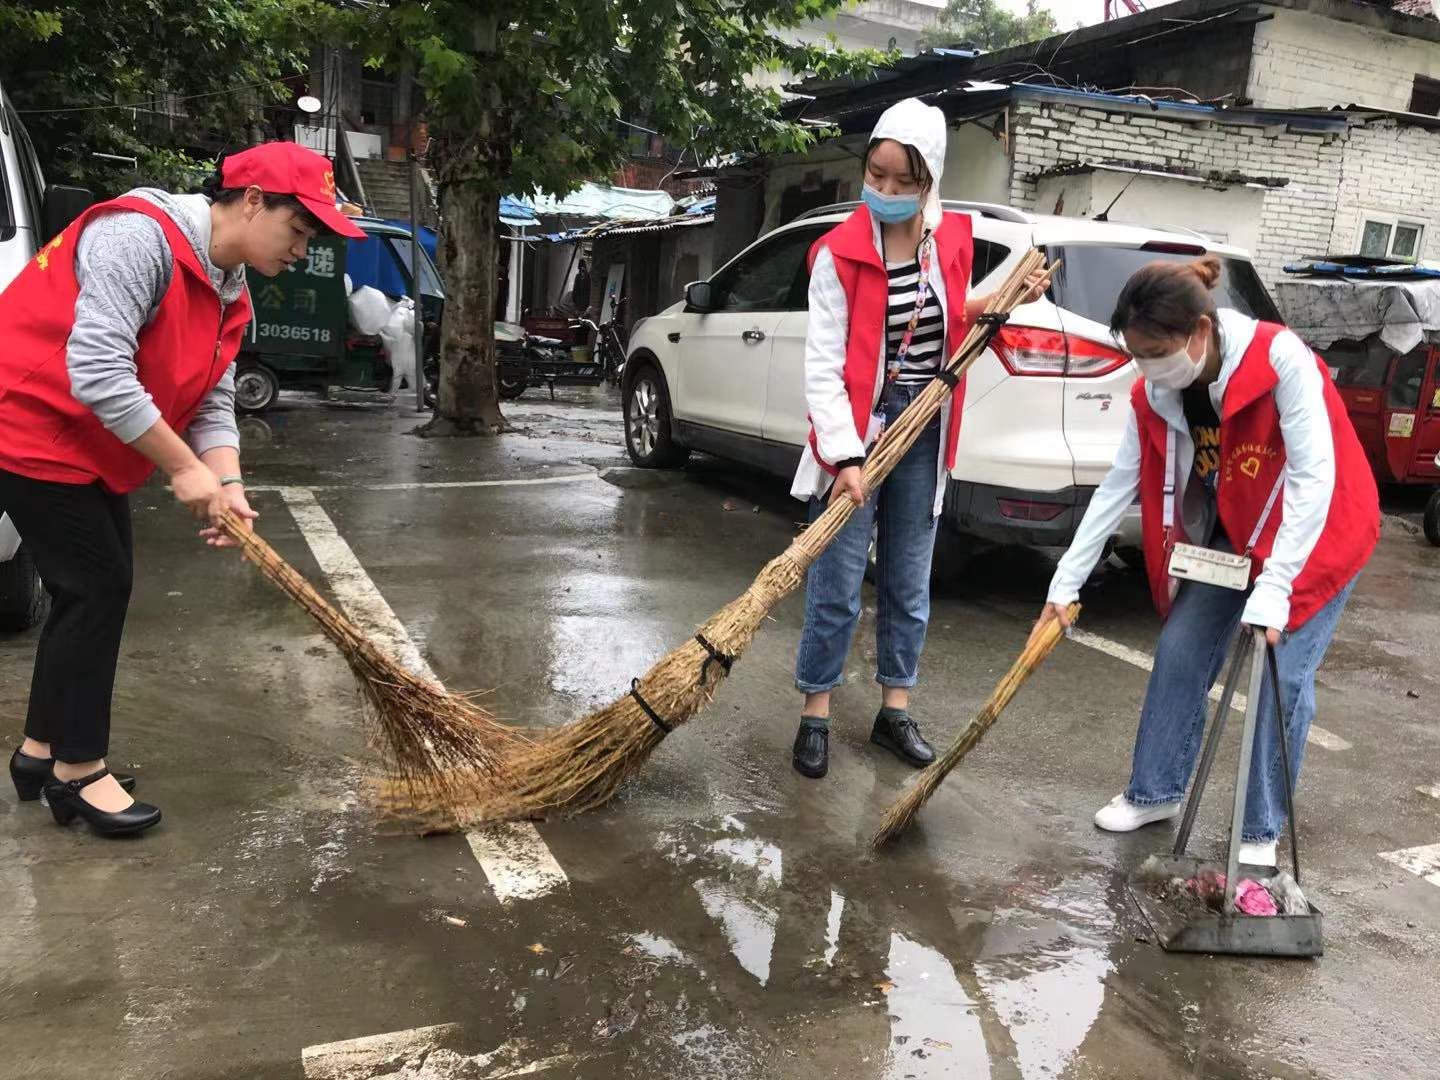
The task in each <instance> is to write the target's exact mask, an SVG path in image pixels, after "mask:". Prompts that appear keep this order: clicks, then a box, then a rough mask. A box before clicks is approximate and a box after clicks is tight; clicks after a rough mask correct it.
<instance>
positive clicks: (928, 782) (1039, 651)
mask: <svg viewBox="0 0 1440 1080" xmlns="http://www.w3.org/2000/svg"><path fill="white" fill-rule="evenodd" d="M1079 614H1080V605H1079V604H1071V605H1070V619H1071V621H1072V622H1073V621H1074V619H1075V617H1076V616H1077V615H1079ZM1063 635H1064V630H1063V629H1062V628H1061V626H1060V620H1059V619H1055V620H1052V621H1051V622H1049V623H1047V624H1046V625H1045V626H1044V627H1042V628H1041V630H1040V632H1039V633H1038V634H1036V635H1035V636H1034V637H1033V638H1031V640H1030V641H1029V642H1027V643H1026V645H1025V651H1024V652H1022V653H1021V654H1020V658H1019V659H1018V660H1016V661H1015V663H1014V664H1012V665H1011V666H1010V670H1009V671H1007V672H1006V673H1005V677H1004V678H1003V679H1001V680H1000V682H999V684H998V685H997V686H996V687H995V689H994V690H993V691H992V692H991V694H990V698H989V700H987V701H986V702H985V704H984V706H983V707H982V708H981V709H980V712H979V714H978V715H977V716H976V717H975V719H974V720H971V721H970V723H969V724H968V725H966V727H965V730H964V731H962V732H961V733H960V735H959V737H958V738H957V739H956V740H955V741H954V742H953V743H951V744H950V749H948V750H946V751H945V753H943V754H941V755H940V756H939V757H938V758H936V759H935V760H934V761H932V762H931V763H930V764H929V765H927V766H925V768H924V769H922V770H921V772H920V775H919V776H917V777H916V778H915V782H914V783H913V784H911V785H910V790H909V791H907V792H905V794H904V795H902V796H901V797H900V798H899V799H897V800H895V802H894V803H892V804H891V806H890V809H888V810H886V811H885V816H884V818H882V819H881V821H880V828H879V829H877V830H876V832H875V836H874V837H873V838H872V839H871V841H870V843H871V845H872V846H874V847H877V848H878V847H880V846H882V845H883V844H886V843H889V842H890V841H891V840H893V839H894V838H895V837H896V836H898V835H899V834H900V833H902V832H904V831H905V830H906V829H908V828H909V827H910V823H911V822H912V821H914V820H915V816H916V815H917V814H919V813H920V808H921V807H922V806H924V805H925V803H926V801H927V800H929V798H930V796H931V795H934V794H935V789H936V788H938V787H939V786H940V782H941V781H942V780H944V779H945V777H947V776H949V775H950V771H951V770H952V769H954V768H955V766H956V765H959V764H960V761H961V759H962V758H964V757H965V755H966V754H968V753H969V752H970V751H971V750H972V749H974V747H975V744H976V743H978V742H979V741H980V740H981V739H982V738H983V737H984V736H985V732H987V731H989V730H990V726H991V725H992V724H994V723H995V721H996V720H997V719H999V717H1000V714H1001V713H1002V712H1003V711H1004V710H1005V706H1006V705H1008V704H1010V699H1011V698H1013V697H1014V696H1015V691H1017V690H1019V689H1020V684H1021V683H1023V682H1024V681H1025V680H1026V679H1028V678H1029V677H1030V674H1031V673H1032V672H1033V671H1034V670H1035V669H1036V668H1038V667H1039V666H1040V664H1041V662H1042V661H1044V659H1045V658H1046V657H1047V656H1049V655H1050V653H1051V651H1052V650H1053V649H1054V648H1055V646H1056V644H1057V643H1059V641H1060V638H1061V637H1062V636H1063Z"/></svg>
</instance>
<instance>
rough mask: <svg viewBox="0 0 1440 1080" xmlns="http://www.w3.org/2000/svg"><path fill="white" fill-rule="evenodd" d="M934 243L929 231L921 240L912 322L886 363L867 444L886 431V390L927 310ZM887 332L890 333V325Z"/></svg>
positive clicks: (896, 377)
mask: <svg viewBox="0 0 1440 1080" xmlns="http://www.w3.org/2000/svg"><path fill="white" fill-rule="evenodd" d="M933 246H934V245H933V244H932V243H931V242H930V236H929V233H926V235H925V236H923V237H922V238H921V240H920V259H919V263H920V280H919V281H917V282H916V283H915V310H914V311H912V312H911V313H910V322H909V323H908V324H907V325H906V327H905V333H904V336H902V337H901V338H900V344H899V345H898V346H897V347H896V349H895V356H894V357H893V358H892V359H891V360H890V361H889V363H887V364H886V365H885V382H884V384H883V385H882V386H881V388H880V405H879V407H878V408H876V410H875V411H874V412H873V413H871V415H870V431H869V432H867V433H866V436H867V437H866V440H865V441H866V444H867V445H869V443H870V442H872V441H873V440H872V439H871V438H870V436H872V435H873V436H874V438H876V439H878V438H879V437H880V436H881V435H883V434H884V433H885V407H884V401H885V391H886V390H888V389H889V388H890V385H891V384H892V383H894V382H895V380H896V379H898V378H899V377H900V369H901V366H902V365H903V364H904V363H905V357H907V356H909V355H910V341H911V339H912V338H914V337H915V327H917V326H919V325H920V315H921V314H922V313H923V312H924V310H925V304H926V302H927V301H928V300H929V299H930V249H931V248H932V247H933ZM886 329H887V333H888V327H887V328H886Z"/></svg>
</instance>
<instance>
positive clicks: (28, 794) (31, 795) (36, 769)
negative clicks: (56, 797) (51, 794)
mask: <svg viewBox="0 0 1440 1080" xmlns="http://www.w3.org/2000/svg"><path fill="white" fill-rule="evenodd" d="M53 763H54V762H53V759H51V758H48V757H31V756H30V755H29V754H27V753H25V752H24V751H23V750H18V749H17V750H16V751H15V753H13V754H11V755H10V779H11V780H13V781H14V782H15V794H16V795H18V796H20V801H21V802H34V801H35V800H36V799H38V798H40V789H41V788H43V787H44V786H45V781H46V780H49V779H50V766H51V765H52V764H53ZM110 775H111V776H113V777H115V779H116V780H118V781H120V786H121V787H122V788H124V789H125V790H126V791H134V790H135V777H133V776H130V775H129V774H127V773H118V772H117V773H111V774H110Z"/></svg>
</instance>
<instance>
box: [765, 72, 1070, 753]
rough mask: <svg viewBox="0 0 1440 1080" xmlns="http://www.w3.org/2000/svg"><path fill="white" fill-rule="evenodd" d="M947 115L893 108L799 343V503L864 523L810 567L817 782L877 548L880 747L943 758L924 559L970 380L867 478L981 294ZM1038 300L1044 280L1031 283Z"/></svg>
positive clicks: (809, 680)
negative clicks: (916, 694) (930, 723)
mask: <svg viewBox="0 0 1440 1080" xmlns="http://www.w3.org/2000/svg"><path fill="white" fill-rule="evenodd" d="M944 166H945V116H944V114H943V113H942V112H941V111H940V110H939V109H937V108H934V107H932V106H928V105H925V104H923V103H921V102H920V101H918V100H917V99H915V98H909V99H906V100H905V101H901V102H899V103H897V104H895V105H893V106H891V107H890V108H889V109H887V110H886V111H885V113H884V114H883V115H882V116H881V117H880V121H879V123H878V124H876V126H875V130H874V132H873V133H872V135H871V138H870V143H869V146H868V148H867V149H866V152H865V158H864V190H863V199H864V205H862V206H860V207H859V208H857V209H856V210H855V212H854V213H852V214H851V215H850V217H848V218H847V219H846V220H845V221H843V222H841V223H840V224H839V225H837V226H836V227H835V228H834V229H832V230H831V231H830V232H828V233H826V234H825V235H824V236H823V237H821V238H820V240H819V241H817V242H816V245H815V248H814V250H813V251H812V252H811V275H810V292H809V309H810V319H809V327H808V331H807V335H806V341H805V397H806V402H807V404H808V405H809V409H810V422H811V432H810V438H809V441H808V445H807V446H806V448H805V451H804V454H803V456H802V458H801V461H800V466H799V468H798V469H797V471H796V474H795V482H794V485H793V486H792V488H791V494H792V495H794V496H795V497H796V498H798V499H803V500H806V501H807V502H808V503H809V508H810V517H811V520H814V518H815V517H817V516H818V515H819V514H820V513H821V512H822V511H823V510H824V509H825V507H826V506H827V505H828V503H829V502H830V501H833V500H835V499H841V498H848V499H852V500H853V501H854V502H855V504H856V511H855V513H854V514H853V515H852V517H851V518H850V521H849V523H848V524H847V525H846V526H845V528H844V529H843V530H842V531H841V533H840V534H839V535H838V536H837V537H836V538H835V540H834V542H833V543H832V544H831V545H830V547H829V548H828V549H827V550H826V551H825V553H824V554H823V555H822V556H821V557H820V558H819V559H818V560H816V562H815V564H814V565H813V566H812V567H811V569H810V573H809V577H808V579H807V581H806V590H805V629H804V631H803V632H802V634H801V638H800V647H799V650H798V655H797V658H796V664H795V685H796V688H797V689H798V690H800V692H801V693H803V694H804V695H805V703H804V706H803V708H802V710H801V720H800V730H799V732H798V733H797V735H796V737H795V747H794V754H793V761H794V765H795V768H796V770H797V771H799V772H800V773H801V774H802V775H805V776H809V777H814V778H819V777H822V776H824V775H825V773H826V771H827V770H828V767H829V723H830V720H829V717H830V692H831V691H832V690H833V689H834V688H835V687H837V686H839V685H840V683H841V682H843V681H844V668H845V658H846V655H847V654H848V653H849V651H850V643H851V639H852V638H853V637H854V633H855V626H856V623H857V622H858V620H859V617H860V589H861V586H862V584H863V581H864V577H865V566H866V563H867V561H868V556H869V548H870V537H871V534H872V532H875V533H877V550H876V560H877V561H876V572H875V588H876V627H875V633H876V656H877V663H876V672H875V680H876V682H878V683H879V684H880V686H881V688H882V689H881V708H880V711H879V714H878V715H877V716H876V718H875V724H874V728H873V730H872V732H871V736H870V738H871V741H872V742H874V743H876V744H878V745H880V746H883V747H885V748H886V749H889V750H891V751H893V752H894V753H895V754H896V755H897V756H898V757H900V759H901V760H903V761H905V762H908V763H909V764H911V765H915V766H917V767H919V766H923V765H926V764H928V763H929V762H930V761H932V760H933V759H934V756H935V755H934V752H933V751H932V750H931V748H930V746H929V745H928V744H927V743H926V742H925V740H924V738H923V737H921V735H920V731H919V728H918V726H917V725H916V723H915V721H914V719H913V718H912V717H911V715H910V712H909V705H910V688H911V687H913V686H914V685H915V683H916V677H917V671H918V667H919V661H920V652H921V649H922V647H923V646H924V642H925V630H926V626H927V623H928V621H929V617H930V559H931V554H932V552H933V550H934V547H935V523H936V521H937V519H938V515H939V512H940V507H941V503H942V501H943V499H944V492H945V488H944V483H943V479H944V474H945V471H946V469H947V468H949V467H950V466H952V465H953V464H954V461H955V447H956V443H957V439H958V437H959V430H960V408H961V403H962V401H963V398H964V383H963V382H961V384H960V385H959V386H957V387H956V388H955V392H954V394H953V395H952V397H951V399H950V400H949V402H947V404H946V406H945V408H944V409H943V410H942V412H941V415H940V416H939V417H938V418H937V419H936V420H935V421H934V422H933V423H932V424H930V426H929V427H928V428H927V429H926V430H925V432H924V433H923V434H922V435H921V436H920V438H919V439H918V440H917V441H916V443H915V445H914V446H913V447H912V448H911V450H910V452H909V453H907V454H906V455H905V457H904V458H903V459H902V460H901V461H900V463H899V464H898V465H897V466H896V467H895V469H894V471H893V472H892V473H891V474H890V475H889V476H888V477H887V478H886V480H885V481H884V483H883V484H881V485H880V487H879V488H878V489H877V490H875V491H871V492H866V491H865V490H864V487H863V485H862V483H861V479H860V470H861V466H862V465H863V463H864V460H865V454H866V451H867V449H868V448H869V447H870V446H871V445H872V444H873V443H874V441H875V439H876V438H878V437H879V434H880V432H881V430H883V428H884V427H885V426H886V425H887V424H889V423H893V422H894V421H895V419H896V418H897V417H898V416H899V415H900V413H901V412H903V411H904V409H905V407H906V406H908V405H909V404H910V402H911V401H913V400H914V398H915V397H916V396H917V395H918V394H919V392H920V391H921V390H922V389H923V388H924V387H925V385H926V384H927V383H929V381H930V380H931V379H932V378H934V377H935V375H936V374H937V373H938V372H939V370H940V368H941V366H942V365H943V363H944V361H945V360H946V359H948V357H949V356H950V355H951V354H952V353H953V352H954V350H955V349H956V348H958V347H959V345H960V342H961V340H962V339H963V337H964V334H965V330H966V327H967V325H968V323H969V322H970V320H971V319H972V318H973V317H974V316H975V315H977V314H978V313H979V312H981V311H982V310H983V309H984V307H985V302H986V300H985V297H968V298H967V288H968V285H969V281H970V268H971V264H972V261H973V247H972V243H971V232H970V218H969V217H968V216H966V215H963V214H947V213H942V211H941V208H940V198H939V190H938V188H939V183H940V177H941V174H942V172H943V170H944ZM1031 285H1032V289H1033V293H1032V298H1038V297H1039V296H1040V294H1041V293H1042V292H1043V291H1044V288H1045V278H1044V276H1043V275H1037V277H1036V279H1035V280H1034V281H1032V282H1031Z"/></svg>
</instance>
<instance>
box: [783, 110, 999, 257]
mask: <svg viewBox="0 0 1440 1080" xmlns="http://www.w3.org/2000/svg"><path fill="white" fill-rule="evenodd" d="M994 119H995V118H994V117H993V116H992V117H986V118H984V121H983V122H984V123H987V124H992V125H993V123H994ZM869 142H870V138H869V136H868V135H851V136H847V137H846V138H844V139H833V140H831V141H829V142H825V143H821V144H820V145H819V146H817V147H815V148H814V149H813V150H812V151H811V152H810V153H809V154H808V155H805V156H803V157H787V158H781V159H778V160H777V161H776V163H775V164H774V165H772V166H771V169H770V176H769V179H768V181H767V182H766V186H765V224H764V227H763V229H762V233H763V232H769V231H770V230H771V229H773V228H775V227H777V226H778V225H780V224H782V223H781V221H780V196H781V194H782V193H783V192H784V191H785V189H786V188H787V187H789V186H791V185H792V184H798V183H800V182H802V181H803V180H804V178H805V175H806V174H807V173H810V172H813V171H816V170H819V172H820V179H821V182H828V181H830V180H838V181H839V182H840V186H839V189H838V191H837V194H836V201H837V202H844V201H846V200H847V199H858V198H859V197H860V188H861V186H862V185H863V182H864V181H863V179H862V177H861V169H860V156H861V155H862V154H864V153H865V147H866V146H867V145H869ZM1009 191H1010V158H1009V156H1008V155H1007V154H1006V153H1005V149H1004V147H1003V146H1002V145H1001V143H1000V140H998V139H996V138H995V137H994V136H993V135H991V134H990V133H989V132H988V131H985V130H984V129H982V128H980V127H978V126H977V125H975V124H961V125H958V126H952V127H951V128H950V130H949V133H948V135H947V141H946V147H945V175H944V176H943V177H941V180H940V195H941V197H942V198H945V199H969V200H971V201H975V202H995V203H1005V202H1008V201H1009Z"/></svg>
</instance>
